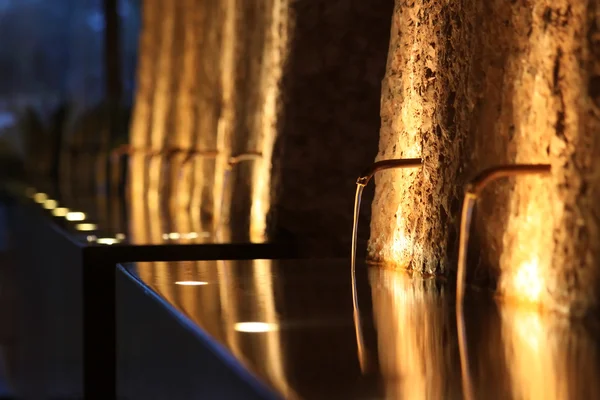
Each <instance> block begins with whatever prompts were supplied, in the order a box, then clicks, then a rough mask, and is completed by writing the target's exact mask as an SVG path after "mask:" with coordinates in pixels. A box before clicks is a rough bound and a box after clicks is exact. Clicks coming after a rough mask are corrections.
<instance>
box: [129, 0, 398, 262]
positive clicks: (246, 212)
mask: <svg viewBox="0 0 600 400" xmlns="http://www.w3.org/2000/svg"><path fill="white" fill-rule="evenodd" d="M171 3H174V2H163V1H157V0H146V1H145V2H144V4H143V5H144V7H143V8H144V21H143V25H144V28H143V33H142V38H141V42H140V46H141V47H140V53H141V54H140V65H139V73H138V93H137V97H136V104H135V111H134V120H133V124H132V131H131V132H132V133H131V147H132V149H133V152H134V153H135V151H136V150H135V149H147V150H149V151H150V152H159V153H161V154H160V155H159V156H155V157H149V156H147V155H144V154H141V153H139V152H138V153H136V154H134V156H133V158H132V164H131V165H132V175H131V179H130V182H131V185H132V188H131V190H132V193H135V195H134V196H132V199H133V200H134V201H136V202H137V201H139V202H140V204H139V205H133V204H132V207H133V208H132V213H133V214H138V213H142V211H140V210H142V209H144V208H145V207H146V208H147V207H150V209H152V210H154V211H149V212H150V214H151V215H155V216H157V217H156V218H153V219H152V218H151V219H148V218H147V217H144V216H143V215H147V212H146V214H143V213H142V214H139V216H138V217H139V221H142V222H140V223H141V224H142V225H143V226H145V225H144V224H146V223H147V222H144V221H150V220H156V221H159V220H161V219H164V220H165V222H164V223H161V224H163V225H164V224H167V223H169V222H168V221H171V220H174V219H175V220H177V219H180V218H183V219H184V220H187V221H191V224H195V225H196V227H195V229H200V230H204V231H214V230H215V225H216V224H217V223H218V221H219V220H224V221H225V222H228V221H230V222H231V223H226V224H225V226H230V227H235V229H233V230H232V231H231V232H229V231H228V229H224V230H223V231H222V234H223V238H224V239H226V240H227V239H232V240H244V239H247V238H248V236H250V239H252V240H262V239H265V238H266V237H267V234H268V233H272V235H271V237H281V236H287V237H290V236H291V237H294V238H295V239H297V240H299V241H301V242H303V243H308V245H309V247H310V248H311V251H313V253H314V254H316V253H317V252H320V253H321V254H335V255H340V254H347V253H348V252H349V243H350V237H351V236H350V233H351V226H352V220H351V218H352V200H353V197H354V196H353V191H354V182H355V179H356V176H358V174H359V173H360V171H361V170H362V169H364V168H365V167H366V166H367V165H369V164H370V163H371V161H372V158H373V156H374V154H375V152H376V132H377V128H378V126H379V118H378V115H379V92H380V81H381V78H382V76H383V72H384V65H385V58H386V53H387V41H388V38H389V16H390V15H391V10H392V2H391V1H390V0H377V1H373V2H369V3H362V2H358V3H356V4H354V5H352V7H349V6H348V4H347V2H344V1H330V0H327V1H324V0H311V1H303V2H288V1H287V0H269V1H258V0H257V1H240V0H228V1H216V0H214V1H204V2H199V1H195V0H187V1H182V2H178V3H177V4H171ZM168 149H175V150H178V151H175V152H173V153H172V155H171V156H168V155H167V154H168V153H169V152H168ZM190 150H193V151H198V152H200V151H213V150H216V151H218V152H219V156H218V157H216V159H215V158H214V157H212V158H207V157H205V158H202V157H195V156H194V157H192V162H191V163H187V164H186V163H185V162H184V160H185V159H186V152H189V151H190ZM244 152H260V153H261V154H262V158H261V159H259V160H257V161H253V162H246V163H243V164H239V165H237V166H236V167H234V169H233V170H232V171H231V173H230V174H229V178H228V179H227V180H226V179H225V175H226V162H227V160H228V157H229V156H230V155H236V154H240V153H244ZM165 171H167V172H165ZM222 194H224V197H223V201H221V198H222ZM367 197H368V196H367ZM161 199H166V200H161ZM165 202H166V203H168V204H169V205H168V206H165V204H166V203H165ZM159 216H160V217H159ZM138 217H136V218H138ZM148 223H151V222H148ZM182 223H183V222H182ZM186 224H187V223H186ZM142 225H140V226H142ZM365 226H366V225H365ZM161 229H162V230H163V231H164V229H163V228H161ZM161 229H156V232H159V231H160V230H161ZM181 229H188V227H186V228H181ZM142 230H143V231H146V232H147V231H148V229H145V228H144V229H142ZM365 239H366V238H365ZM365 241H366V240H365ZM363 248H364V246H363Z"/></svg>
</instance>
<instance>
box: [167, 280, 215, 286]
mask: <svg viewBox="0 0 600 400" xmlns="http://www.w3.org/2000/svg"><path fill="white" fill-rule="evenodd" d="M175 284H176V285H181V286H204V285H208V282H204V281H177V282H175Z"/></svg>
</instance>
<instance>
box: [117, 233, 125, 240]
mask: <svg viewBox="0 0 600 400" xmlns="http://www.w3.org/2000/svg"><path fill="white" fill-rule="evenodd" d="M115 238H116V239H117V240H125V234H124V233H117V234H116V235H115Z"/></svg>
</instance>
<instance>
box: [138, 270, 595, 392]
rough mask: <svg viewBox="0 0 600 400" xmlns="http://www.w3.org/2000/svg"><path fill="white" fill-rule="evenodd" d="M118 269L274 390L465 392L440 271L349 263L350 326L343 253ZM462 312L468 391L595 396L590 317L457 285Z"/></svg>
mask: <svg viewBox="0 0 600 400" xmlns="http://www.w3.org/2000/svg"><path fill="white" fill-rule="evenodd" d="M127 269H128V271H129V272H130V273H131V274H132V275H134V276H136V277H137V278H138V279H139V280H140V281H141V282H143V283H144V284H145V285H147V286H148V287H150V288H151V289H152V290H153V291H155V292H156V293H157V294H159V295H160V296H161V297H162V298H163V299H165V300H166V301H167V302H169V303H170V304H172V305H173V306H174V307H175V308H176V309H178V310H179V311H180V312H181V313H183V314H185V315H186V316H187V317H188V318H189V319H191V320H192V321H193V322H194V323H195V324H196V326H197V327H198V328H199V329H202V330H204V331H205V332H207V333H209V334H210V335H211V336H212V337H213V338H214V339H216V340H217V341H218V342H220V343H221V344H222V345H223V346H224V347H226V348H227V349H228V350H229V352H231V354H233V355H234V356H235V358H236V359H238V360H239V361H240V363H242V364H243V365H244V366H245V367H246V368H247V369H249V370H250V371H251V372H253V373H254V374H255V375H256V376H257V377H259V379H261V380H262V381H264V382H265V383H267V384H268V385H270V386H271V387H272V388H273V389H275V390H276V391H277V392H279V393H281V394H282V396H283V397H286V398H310V399H321V398H323V399H324V398H340V399H367V398H368V399H371V398H389V399H403V398H405V399H455V398H463V396H464V394H463V389H462V388H463V385H462V383H461V378H462V376H461V352H460V347H459V342H458V334H457V319H456V314H455V304H454V298H455V293H454V289H453V288H451V287H449V286H448V285H446V284H445V283H444V282H440V281H437V280H434V279H421V278H412V277H410V276H408V275H406V274H405V273H401V272H395V271H389V270H384V269H377V268H371V269H368V268H367V267H365V266H364V265H361V264H359V265H358V266H357V273H358V281H357V294H358V300H359V304H360V310H361V316H360V321H361V324H362V327H361V330H360V333H361V334H362V335H360V336H357V334H356V333H357V332H356V329H355V328H356V327H355V326H354V318H353V306H352V287H351V281H350V273H349V272H350V265H349V262H347V261H344V260H319V261H313V260H304V261H266V260H252V261H234V262H231V261H218V262H178V263H138V264H136V265H130V266H127ZM464 316H465V318H464V322H465V325H464V328H465V334H466V340H465V343H463V344H464V345H465V346H464V348H465V350H466V353H465V354H467V355H468V361H469V362H468V365H469V377H470V382H469V383H470V385H471V387H472V388H473V395H474V398H486V399H507V398H514V399H579V398H581V399H590V398H600V382H598V380H597V376H598V374H599V372H600V357H599V347H598V346H599V342H598V338H599V337H600V336H599V335H598V334H597V331H596V330H595V329H594V328H593V327H590V326H587V325H586V326H584V325H583V324H579V323H572V322H569V321H567V320H565V319H563V318H560V317H557V316H553V315H543V314H539V313H538V312H536V311H532V310H528V309H521V308H515V307H514V306H509V305H504V306H501V307H499V306H497V305H496V304H495V303H494V302H493V301H492V300H491V298H490V296H488V295H487V294H483V293H469V292H467V300H466V304H465V312H464ZM459 323H460V320H459ZM357 337H362V339H361V340H362V342H360V341H359V342H360V343H359V342H357ZM359 345H360V347H361V350H363V351H361V352H359V351H358V349H359ZM166 346H168V344H166ZM463 361H464V360H463ZM361 366H362V367H361Z"/></svg>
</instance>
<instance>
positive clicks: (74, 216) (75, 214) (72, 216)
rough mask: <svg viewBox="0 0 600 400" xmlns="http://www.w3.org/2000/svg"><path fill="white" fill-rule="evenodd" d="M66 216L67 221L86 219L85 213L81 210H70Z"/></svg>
mask: <svg viewBox="0 0 600 400" xmlns="http://www.w3.org/2000/svg"><path fill="white" fill-rule="evenodd" d="M65 218H66V219H67V221H83V220H85V213H82V212H80V211H70V212H68V213H67V215H66V217H65Z"/></svg>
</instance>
